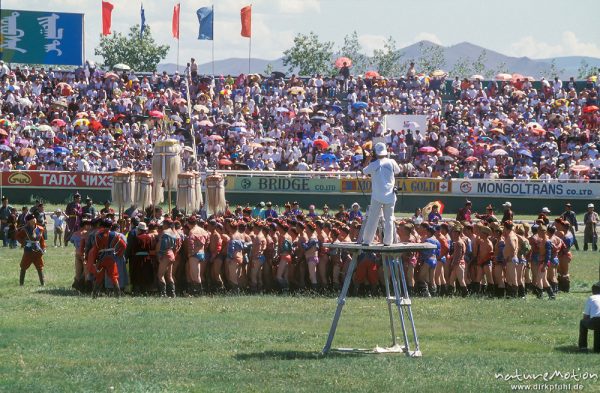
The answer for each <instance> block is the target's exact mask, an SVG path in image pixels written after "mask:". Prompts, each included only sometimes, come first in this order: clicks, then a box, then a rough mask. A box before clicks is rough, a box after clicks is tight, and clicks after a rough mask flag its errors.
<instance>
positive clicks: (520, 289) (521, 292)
mask: <svg viewBox="0 0 600 393" xmlns="http://www.w3.org/2000/svg"><path fill="white" fill-rule="evenodd" d="M517 293H518V296H519V297H520V298H522V299H525V286H524V285H519V286H518V288H517Z"/></svg>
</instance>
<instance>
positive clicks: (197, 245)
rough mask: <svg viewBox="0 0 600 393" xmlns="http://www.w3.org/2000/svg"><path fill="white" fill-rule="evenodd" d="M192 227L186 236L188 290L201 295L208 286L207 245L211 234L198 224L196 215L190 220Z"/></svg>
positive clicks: (189, 223) (190, 226)
mask: <svg viewBox="0 0 600 393" xmlns="http://www.w3.org/2000/svg"><path fill="white" fill-rule="evenodd" d="M188 225H189V228H190V231H189V234H188V236H187V238H186V243H187V244H186V245H187V247H186V250H185V251H186V252H187V257H188V263H187V269H186V278H187V282H188V292H189V293H191V294H193V295H201V294H202V292H203V290H204V286H206V277H207V273H206V267H207V265H208V262H207V259H206V253H205V250H204V249H205V247H206V245H207V244H208V238H209V234H208V232H206V231H205V230H204V228H203V227H201V226H199V225H197V218H196V216H192V217H190V218H189V220H188Z"/></svg>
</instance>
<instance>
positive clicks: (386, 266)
mask: <svg viewBox="0 0 600 393" xmlns="http://www.w3.org/2000/svg"><path fill="white" fill-rule="evenodd" d="M390 269H391V267H390V257H389V256H388V255H385V254H384V255H383V279H384V280H385V300H386V302H387V306H388V313H389V314H390V329H391V333H392V346H395V345H397V344H398V339H397V338H396V323H395V321H394V310H393V308H392V297H391V295H390V276H391V274H390V273H391V270H390Z"/></svg>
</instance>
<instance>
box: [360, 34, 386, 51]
mask: <svg viewBox="0 0 600 393" xmlns="http://www.w3.org/2000/svg"><path fill="white" fill-rule="evenodd" d="M386 39H387V38H386V37H384V36H382V35H375V34H363V35H361V36H359V37H358V42H359V43H360V45H361V46H362V52H363V53H365V54H367V55H369V56H370V55H371V54H373V51H374V50H375V49H383V44H384V43H385V40H386Z"/></svg>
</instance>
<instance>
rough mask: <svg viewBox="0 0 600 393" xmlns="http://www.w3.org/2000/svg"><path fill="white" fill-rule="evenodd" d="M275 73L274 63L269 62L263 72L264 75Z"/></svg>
mask: <svg viewBox="0 0 600 393" xmlns="http://www.w3.org/2000/svg"><path fill="white" fill-rule="evenodd" d="M272 73H273V64H271V63H269V64H267V66H266V67H265V69H264V71H263V74H264V75H268V76H270V75H271V74H272Z"/></svg>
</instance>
